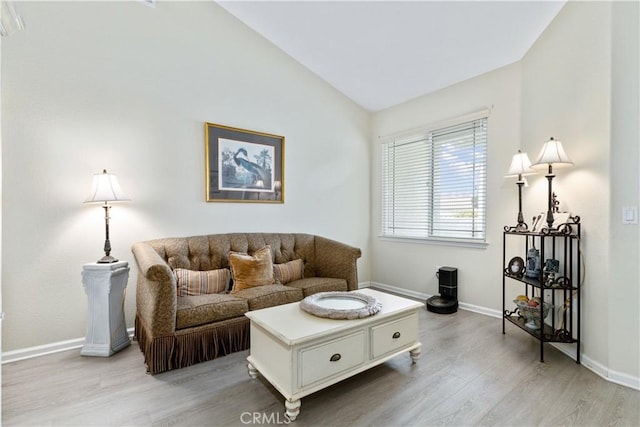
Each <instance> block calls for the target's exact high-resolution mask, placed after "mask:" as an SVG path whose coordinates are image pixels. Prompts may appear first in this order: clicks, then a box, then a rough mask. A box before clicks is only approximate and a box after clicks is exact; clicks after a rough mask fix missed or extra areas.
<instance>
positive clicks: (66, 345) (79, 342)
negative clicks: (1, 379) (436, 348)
mask: <svg viewBox="0 0 640 427" xmlns="http://www.w3.org/2000/svg"><path fill="white" fill-rule="evenodd" d="M358 287H360V288H369V287H374V288H378V289H382V290H385V291H389V292H391V293H394V294H399V295H402V296H405V297H407V298H412V299H417V300H421V301H425V302H426V300H427V299H429V298H431V297H432V295H429V294H425V293H423V292H416V291H412V290H409V289H403V288H399V287H397V286H392V285H387V284H384V283H379V282H360V283H358ZM458 307H459V308H460V309H462V310H467V311H473V312H475V313H479V314H483V315H485V316H491V317H496V318H498V319H500V318H502V313H501V312H500V311H498V310H494V309H491V308H486V307H480V306H477V305H473V304H467V303H464V302H459V303H458ZM127 332H128V333H129V337H133V332H134V329H133V328H129V329H127ZM83 345H84V338H76V339H72V340H67V341H60V342H56V343H51V344H45V345H40V346H36V347H29V348H25V349H19V350H13V351H6V352H3V353H2V364H3V365H4V364H5V363H11V362H17V361H19V360H24V359H30V358H32V357H39V356H44V355H47V354H52V353H58V352H61V351H67V350H73V349H75V348H81V347H82V346H83ZM551 345H553V346H554V347H555V348H557V349H558V350H560V351H561V352H563V353H564V354H566V355H567V356H569V357H571V358H572V359H574V360H575V358H576V347H575V345H569V344H558V343H551ZM580 359H581V360H580V362H581V364H582V366H584V367H585V368H587V369H589V370H590V371H592V372H594V373H595V374H596V375H598V376H600V377H602V378H603V379H605V380H606V381H609V382H612V383H615V384H619V385H623V386H625V387H629V388H632V389H634V390H640V378H639V377H634V376H631V375H628V374H625V373H621V372H617V371H614V370H612V369H609V368H608V367H606V366H605V365H603V364H601V363H599V362H596V361H595V360H592V359H591V358H589V356H587V355H585V354H584V353H583V354H582V355H581V358H580Z"/></svg>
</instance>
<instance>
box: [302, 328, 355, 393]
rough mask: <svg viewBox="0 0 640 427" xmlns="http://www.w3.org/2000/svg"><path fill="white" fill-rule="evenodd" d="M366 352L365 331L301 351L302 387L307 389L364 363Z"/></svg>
mask: <svg viewBox="0 0 640 427" xmlns="http://www.w3.org/2000/svg"><path fill="white" fill-rule="evenodd" d="M364 350H365V334H364V330H361V331H358V332H357V333H354V334H351V335H347V336H345V337H342V338H338V339H335V340H331V341H327V342H323V343H321V344H317V345H315V346H311V347H305V348H302V349H300V353H299V355H300V371H301V375H300V377H299V378H300V387H306V386H308V385H310V384H313V383H314V382H316V381H319V380H322V379H325V378H329V377H331V376H333V375H337V374H339V373H341V372H344V371H346V370H348V369H351V368H353V367H355V366H358V365H360V364H362V363H364V362H365V351H364Z"/></svg>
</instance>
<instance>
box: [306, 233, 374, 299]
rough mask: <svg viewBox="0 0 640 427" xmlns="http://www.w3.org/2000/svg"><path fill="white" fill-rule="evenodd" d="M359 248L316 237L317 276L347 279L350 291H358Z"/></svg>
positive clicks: (360, 253)
mask: <svg viewBox="0 0 640 427" xmlns="http://www.w3.org/2000/svg"><path fill="white" fill-rule="evenodd" d="M361 256H362V251H360V249H359V248H354V247H353V246H349V245H347V244H345V243H341V242H337V241H335V240H331V239H327V238H325V237H320V236H315V258H316V262H315V267H316V268H315V270H316V276H319V277H332V278H336V279H345V280H346V281H347V288H348V289H349V290H350V291H353V290H356V289H358V265H357V261H358V258H360V257H361Z"/></svg>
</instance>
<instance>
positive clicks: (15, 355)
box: [2, 328, 134, 365]
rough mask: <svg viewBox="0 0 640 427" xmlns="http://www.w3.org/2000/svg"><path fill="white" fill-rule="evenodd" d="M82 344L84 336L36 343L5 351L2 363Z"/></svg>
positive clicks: (51, 352) (131, 329)
mask: <svg viewBox="0 0 640 427" xmlns="http://www.w3.org/2000/svg"><path fill="white" fill-rule="evenodd" d="M133 332H134V328H129V329H127V333H128V334H129V338H132V337H133ZM83 345H84V338H75V339H72V340H67V341H58V342H54V343H51V344H45V345H38V346H35V347H28V348H22V349H19V350H12V351H5V352H3V353H2V364H3V365H4V364H5V363H11V362H17V361H19V360H25V359H31V358H33V357H40V356H45V355H47V354H53V353H59V352H61V351H67V350H73V349H76V348H82V346H83ZM78 354H79V353H78Z"/></svg>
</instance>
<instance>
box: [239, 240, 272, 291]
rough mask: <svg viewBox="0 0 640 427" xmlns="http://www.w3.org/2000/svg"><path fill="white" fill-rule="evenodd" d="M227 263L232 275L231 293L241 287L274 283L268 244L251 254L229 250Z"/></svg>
mask: <svg viewBox="0 0 640 427" xmlns="http://www.w3.org/2000/svg"><path fill="white" fill-rule="evenodd" d="M229 265H230V266H231V276H232V277H233V289H232V290H231V293H232V294H233V293H235V292H237V291H239V290H242V289H247V288H251V287H254V286H262V285H270V284H272V283H275V278H274V277H273V261H272V260H271V247H270V246H269V245H267V246H265V247H263V248H262V249H258V250H257V251H256V252H254V253H253V255H247V254H243V253H239V252H229Z"/></svg>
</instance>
